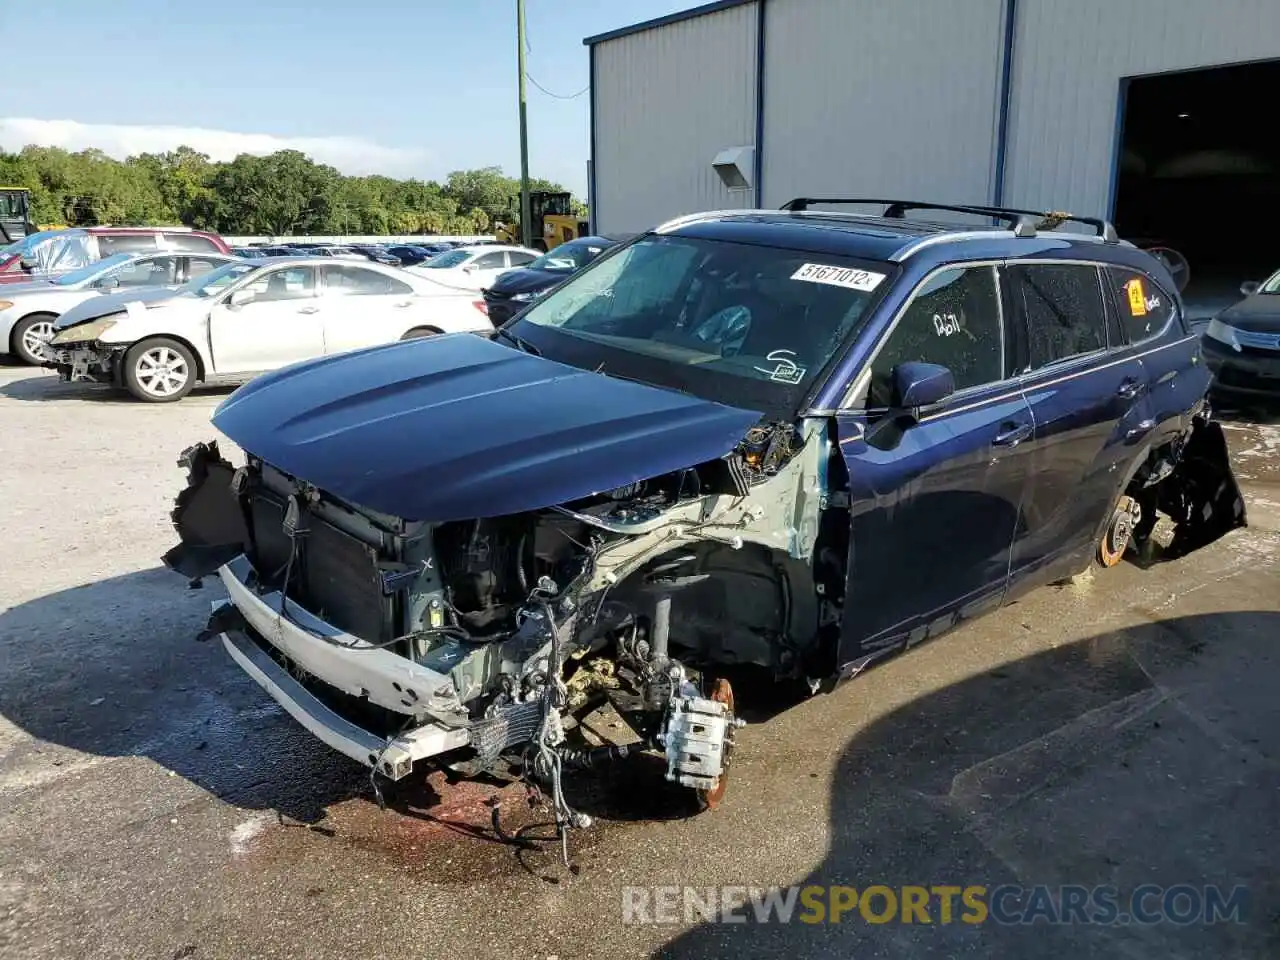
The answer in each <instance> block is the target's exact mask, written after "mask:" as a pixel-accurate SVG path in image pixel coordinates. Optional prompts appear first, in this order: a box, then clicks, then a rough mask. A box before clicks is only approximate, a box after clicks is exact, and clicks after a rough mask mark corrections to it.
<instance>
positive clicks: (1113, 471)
mask: <svg viewBox="0 0 1280 960" xmlns="http://www.w3.org/2000/svg"><path fill="white" fill-rule="evenodd" d="M1006 279H1007V283H1008V288H1009V295H1010V296H1009V299H1010V305H1011V308H1012V311H1013V312H1014V314H1015V316H1017V317H1019V318H1021V321H1022V324H1023V329H1024V331H1025V336H1026V356H1027V366H1026V370H1025V372H1024V373H1023V374H1022V376H1021V377H1020V383H1021V385H1022V388H1023V393H1024V395H1025V396H1026V399H1027V403H1028V404H1029V405H1030V407H1031V413H1032V417H1033V418H1034V421H1035V435H1034V437H1033V438H1032V440H1031V442H1030V443H1029V444H1028V449H1029V451H1030V454H1031V469H1032V472H1033V473H1034V477H1035V479H1034V482H1033V483H1032V485H1031V489H1030V490H1029V491H1028V494H1027V498H1026V501H1025V502H1024V504H1023V510H1022V519H1023V523H1024V524H1025V530H1024V531H1023V533H1024V536H1023V537H1021V538H1020V540H1019V542H1018V543H1017V545H1016V546H1015V548H1014V552H1013V562H1012V568H1011V569H1012V575H1013V577H1014V578H1015V579H1026V580H1028V581H1041V580H1052V579H1054V578H1056V577H1058V576H1063V575H1066V574H1070V573H1074V572H1076V570H1077V569H1078V568H1079V567H1080V566H1082V565H1083V564H1085V563H1087V562H1088V557H1089V556H1090V555H1091V553H1092V552H1093V550H1094V547H1095V544H1094V537H1095V533H1096V531H1097V528H1098V525H1099V524H1100V523H1101V522H1102V520H1103V519H1104V518H1105V516H1107V515H1108V514H1109V513H1110V511H1111V509H1112V507H1113V506H1114V500H1115V491H1116V487H1117V484H1119V483H1120V481H1121V479H1122V474H1123V471H1124V469H1125V467H1126V466H1127V464H1128V463H1129V462H1130V461H1131V460H1132V459H1133V456H1134V455H1135V451H1136V449H1137V448H1138V447H1139V446H1141V445H1142V444H1143V443H1144V439H1145V437H1146V434H1147V433H1149V432H1150V429H1151V426H1152V425H1153V422H1152V420H1151V417H1150V401H1149V397H1148V394H1147V377H1146V373H1145V371H1144V370H1143V368H1142V362H1141V361H1140V360H1139V359H1137V357H1136V356H1135V355H1134V354H1133V351H1129V350H1126V349H1125V348H1124V346H1123V345H1120V344H1116V345H1114V348H1113V345H1112V344H1110V343H1109V335H1108V324H1107V310H1106V307H1105V306H1104V301H1103V299H1102V297H1103V291H1102V284H1101V279H1100V276H1099V269H1098V267H1097V266H1096V265H1094V264H1073V263H1043V264H1037V263H1030V264H1011V265H1010V266H1009V267H1007V269H1006Z"/></svg>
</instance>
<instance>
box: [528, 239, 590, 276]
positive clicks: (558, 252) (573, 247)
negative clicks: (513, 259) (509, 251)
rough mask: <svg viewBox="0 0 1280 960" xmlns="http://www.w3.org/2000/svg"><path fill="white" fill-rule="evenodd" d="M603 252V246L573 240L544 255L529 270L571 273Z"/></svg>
mask: <svg viewBox="0 0 1280 960" xmlns="http://www.w3.org/2000/svg"><path fill="white" fill-rule="evenodd" d="M603 252H604V246H603V245H602V244H600V243H596V242H592V241H589V240H575V241H573V242H572V243H562V244H560V246H558V247H556V248H555V249H554V250H552V251H551V252H550V253H544V254H543V255H542V256H540V257H539V258H538V259H537V260H535V261H533V263H531V264H529V269H530V270H546V271H547V272H548V273H573V271H575V270H578V269H581V268H582V267H585V266H586V265H587V264H588V263H590V262H591V261H592V260H594V259H595V258H596V257H598V256H600V254H601V253H603Z"/></svg>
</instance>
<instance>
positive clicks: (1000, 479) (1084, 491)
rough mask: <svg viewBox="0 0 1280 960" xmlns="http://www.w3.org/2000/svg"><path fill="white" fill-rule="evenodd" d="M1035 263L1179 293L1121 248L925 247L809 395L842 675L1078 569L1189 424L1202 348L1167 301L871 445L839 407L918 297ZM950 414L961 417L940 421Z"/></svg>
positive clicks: (1200, 391) (1200, 389)
mask: <svg viewBox="0 0 1280 960" xmlns="http://www.w3.org/2000/svg"><path fill="white" fill-rule="evenodd" d="M1037 259H1040V260H1055V259H1062V260H1079V261H1085V262H1089V263H1095V264H1104V265H1105V264H1114V265H1116V266H1122V267H1127V268H1130V269H1134V270H1137V271H1139V272H1141V273H1145V274H1146V275H1147V276H1148V277H1149V278H1151V279H1153V280H1155V281H1156V282H1157V283H1158V284H1159V285H1160V286H1161V287H1163V288H1164V289H1165V291H1168V292H1172V291H1175V290H1176V289H1177V287H1176V285H1175V284H1174V283H1173V280H1172V278H1171V277H1169V276H1168V273H1167V271H1165V270H1164V268H1163V267H1162V265H1161V264H1159V262H1158V261H1156V260H1155V259H1154V258H1152V257H1149V256H1148V255H1146V254H1144V253H1142V252H1141V251H1138V250H1137V249H1136V248H1133V247H1130V246H1127V245H1120V244H1101V243H1097V242H1094V241H1091V240H1088V239H1084V238H1081V239H1074V238H1071V237H1070V236H1069V235H1056V236H1041V237H1036V238H1017V239H1015V238H1000V237H995V238H991V239H969V240H964V241H962V242H960V241H957V242H941V243H937V244H931V245H929V246H927V247H924V248H922V249H921V250H920V251H919V252H918V253H916V254H915V255H913V256H911V257H909V258H908V259H907V260H906V262H905V264H904V268H903V272H902V275H901V276H900V278H899V281H898V283H897V284H895V286H894V288H893V289H892V290H891V291H889V293H888V294H887V295H886V296H885V297H884V298H883V299H882V301H881V302H880V303H879V305H878V306H877V308H876V310H875V312H874V314H873V315H872V316H871V317H870V318H869V319H868V321H867V323H865V324H864V325H863V327H862V329H861V330H860V331H859V333H858V335H857V336H856V338H855V340H854V342H853V344H852V345H851V346H850V349H849V351H848V353H847V354H846V356H845V357H844V358H843V360H841V361H840V362H839V363H838V364H836V365H835V367H834V368H833V370H832V372H831V375H830V376H829V378H828V380H827V381H826V382H825V383H824V384H821V385H819V386H818V387H817V388H816V389H815V391H814V393H813V396H812V400H811V404H810V411H809V412H810V414H811V415H815V414H816V415H824V416H826V415H832V414H834V415H835V422H836V434H837V437H838V439H839V443H840V451H841V454H842V456H843V459H844V462H845V468H846V469H845V471H844V473H845V474H847V475H848V477H849V478H850V479H849V484H850V486H849V491H848V494H849V501H850V504H851V531H850V563H849V569H848V580H847V586H846V602H845V609H846V611H848V612H847V614H846V616H845V618H844V623H843V627H842V635H841V642H840V649H839V654H838V660H839V663H840V665H841V667H842V668H843V669H844V670H845V672H849V671H851V670H856V669H857V668H858V667H859V666H860V665H861V664H865V663H868V662H870V661H872V660H875V659H877V658H878V657H879V656H881V655H884V654H887V653H889V652H892V651H895V650H898V649H901V648H903V647H904V646H910V645H914V644H915V643H918V642H921V641H922V640H924V639H927V638H930V637H933V636H937V635H938V634H939V633H942V632H944V631H945V630H947V629H949V628H950V627H951V626H953V625H954V624H955V623H956V622H958V621H959V620H962V619H966V618H968V617H971V616H976V615H978V614H980V613H982V612H984V611H986V610H989V609H991V608H992V607H994V606H998V605H999V604H1000V603H1002V602H1003V601H1004V600H1006V599H1008V598H1009V597H1010V596H1011V595H1013V594H1014V593H1015V592H1016V593H1020V592H1023V591H1025V590H1027V589H1030V588H1032V587H1034V586H1036V585H1038V584H1041V583H1045V582H1048V581H1051V580H1053V579H1055V578H1057V577H1060V576H1063V575H1065V574H1069V573H1073V572H1075V571H1076V570H1078V569H1080V568H1081V567H1082V566H1083V565H1084V564H1085V563H1087V562H1088V557H1089V556H1090V555H1091V553H1092V551H1093V549H1094V546H1095V544H1096V542H1097V539H1098V537H1099V536H1100V535H1101V532H1102V530H1103V529H1105V525H1106V523H1107V522H1108V521H1109V519H1110V505H1111V504H1113V503H1114V502H1115V500H1116V498H1117V497H1118V496H1119V495H1120V493H1122V492H1123V490H1124V489H1125V486H1126V485H1127V483H1128V481H1129V479H1130V478H1131V477H1132V474H1133V472H1134V471H1135V470H1136V469H1137V468H1138V466H1140V465H1141V463H1142V462H1144V460H1145V459H1146V456H1147V453H1148V452H1149V451H1150V450H1152V449H1154V448H1156V447H1157V446H1159V445H1160V444H1161V443H1164V442H1168V441H1169V440H1170V439H1172V438H1173V437H1174V436H1176V435H1178V434H1180V433H1182V432H1183V431H1184V430H1186V429H1187V428H1188V427H1189V425H1190V417H1189V415H1188V412H1189V411H1191V410H1192V409H1193V408H1194V407H1195V406H1196V404H1197V401H1198V400H1199V398H1201V397H1203V396H1204V394H1205V392H1206V390H1207V388H1208V383H1209V374H1208V371H1207V370H1206V369H1205V365H1204V363H1203V360H1202V359H1201V357H1200V348H1199V344H1198V340H1197V338H1195V337H1192V336H1189V335H1188V334H1187V332H1186V330H1185V327H1184V325H1183V322H1182V320H1181V314H1182V305H1181V301H1180V300H1178V299H1177V298H1176V295H1174V294H1172V293H1170V295H1171V296H1173V297H1174V301H1175V302H1176V303H1177V304H1178V310H1177V317H1176V318H1175V321H1174V322H1173V323H1172V324H1171V325H1170V326H1169V327H1168V328H1167V329H1166V330H1165V331H1164V332H1163V333H1162V334H1161V335H1160V336H1159V337H1157V338H1155V339H1154V340H1152V341H1148V342H1147V343H1145V344H1137V345H1132V346H1122V345H1117V346H1116V347H1115V348H1113V349H1111V350H1109V351H1108V353H1107V355H1106V357H1105V359H1102V358H1099V357H1093V358H1085V359H1083V360H1082V361H1080V362H1078V363H1076V364H1068V365H1064V366H1059V367H1054V368H1051V369H1048V370H1042V371H1036V372H1033V373H1032V374H1029V375H1026V376H1023V377H1018V378H1014V380H1013V381H1005V382H1003V383H1000V384H995V385H993V386H992V387H991V388H989V389H986V390H978V391H976V392H975V391H967V392H965V393H964V394H963V395H962V397H957V398H955V399H954V400H953V401H951V402H944V403H943V404H940V405H939V406H938V409H937V410H936V411H934V413H935V416H934V417H933V418H932V419H929V418H928V416H927V415H926V419H925V420H924V421H923V422H921V423H920V424H918V425H916V426H914V427H911V428H910V429H908V430H906V432H905V433H904V434H903V441H902V443H901V444H900V445H899V446H898V447H896V448H894V449H892V450H889V451H881V450H876V449H875V448H874V447H872V446H870V445H868V444H867V443H866V441H865V439H864V435H865V432H866V430H867V428H868V426H869V423H868V420H867V417H866V415H865V414H864V413H862V411H861V410H846V411H842V410H841V406H842V404H844V402H845V400H846V396H847V394H848V392H849V389H850V387H851V386H852V385H853V384H854V382H855V380H856V378H857V375H858V374H859V372H860V371H861V370H862V369H863V368H864V366H865V365H866V364H867V362H868V361H869V359H870V357H871V355H872V353H873V351H874V349H875V346H876V344H877V343H878V342H879V341H880V339H881V338H882V337H883V336H884V334H885V332H886V331H887V329H888V327H889V326H890V324H891V323H892V321H893V319H894V317H895V316H896V315H897V314H898V312H899V311H900V310H901V309H902V308H903V306H905V304H906V303H907V301H908V299H909V298H910V295H911V292H912V291H913V290H914V289H915V287H916V286H917V285H918V284H919V283H920V282H921V281H922V280H923V279H924V278H925V277H926V276H928V275H929V274H930V273H931V272H932V271H934V270H935V269H937V268H939V267H942V266H945V265H948V264H953V263H955V264H966V263H972V262H975V261H976V262H995V263H1006V262H1007V263H1010V264H1016V263H1018V262H1019V261H1031V260H1037ZM1007 306H1008V305H1007V304H1006V308H1007ZM1006 312H1008V310H1007V309H1006ZM1127 382H1136V383H1137V384H1139V385H1140V389H1139V392H1138V394H1137V396H1136V397H1134V398H1133V399H1132V400H1125V399H1124V398H1122V397H1120V396H1118V393H1117V392H1118V391H1119V390H1120V388H1121V387H1122V385H1124V384H1126V383H1127ZM953 406H960V407H963V408H966V409H965V412H964V413H962V414H960V415H959V416H956V415H947V410H948V408H950V407H953ZM968 408H972V409H968ZM1019 427H1021V428H1023V429H1028V428H1029V430H1030V434H1029V435H1028V436H1027V437H1026V438H1025V439H1024V440H1022V441H1020V442H1019V443H1017V444H1016V445H1014V446H1013V447H1009V448H996V447H993V446H992V443H993V441H994V440H995V439H996V437H997V436H1000V435H1002V434H1005V433H1007V432H1009V431H1011V430H1013V429H1015V428H1019ZM1068 494H1069V496H1068ZM922 560H926V561H927V563H926V564H924V565H922V563H921V561H922Z"/></svg>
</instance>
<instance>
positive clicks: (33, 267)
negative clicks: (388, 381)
mask: <svg viewBox="0 0 1280 960" xmlns="http://www.w3.org/2000/svg"><path fill="white" fill-rule="evenodd" d="M21 266H22V269H23V270H25V271H27V273H35V272H36V271H37V270H39V269H40V261H39V260H33V259H32V258H30V257H23V258H22V263H21Z"/></svg>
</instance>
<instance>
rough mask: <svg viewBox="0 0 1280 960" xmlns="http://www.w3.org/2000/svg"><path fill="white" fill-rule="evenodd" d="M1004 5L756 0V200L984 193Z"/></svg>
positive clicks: (950, 0) (995, 0)
mask: <svg viewBox="0 0 1280 960" xmlns="http://www.w3.org/2000/svg"><path fill="white" fill-rule="evenodd" d="M1064 5H1066V6H1070V4H1064ZM1003 16H1004V0H907V2H903V0H899V2H897V3H887V2H885V0H766V3H765V69H764V77H765V82H764V137H763V139H764V178H763V179H764V196H763V203H764V206H766V207H773V206H778V205H779V204H782V203H784V202H786V201H787V200H788V199H790V198H791V197H793V196H797V195H801V196H803V195H808V196H815V195H822V194H836V195H841V194H843V195H845V196H848V195H850V194H863V195H871V196H902V197H910V198H913V199H939V200H949V201H969V202H971V203H973V202H989V201H990V199H991V184H992V179H991V178H992V169H993V161H992V158H993V156H994V151H993V145H994V143H995V130H996V120H997V103H998V100H999V88H1000V64H1001V53H1002V40H1003V32H1002V24H1003Z"/></svg>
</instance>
